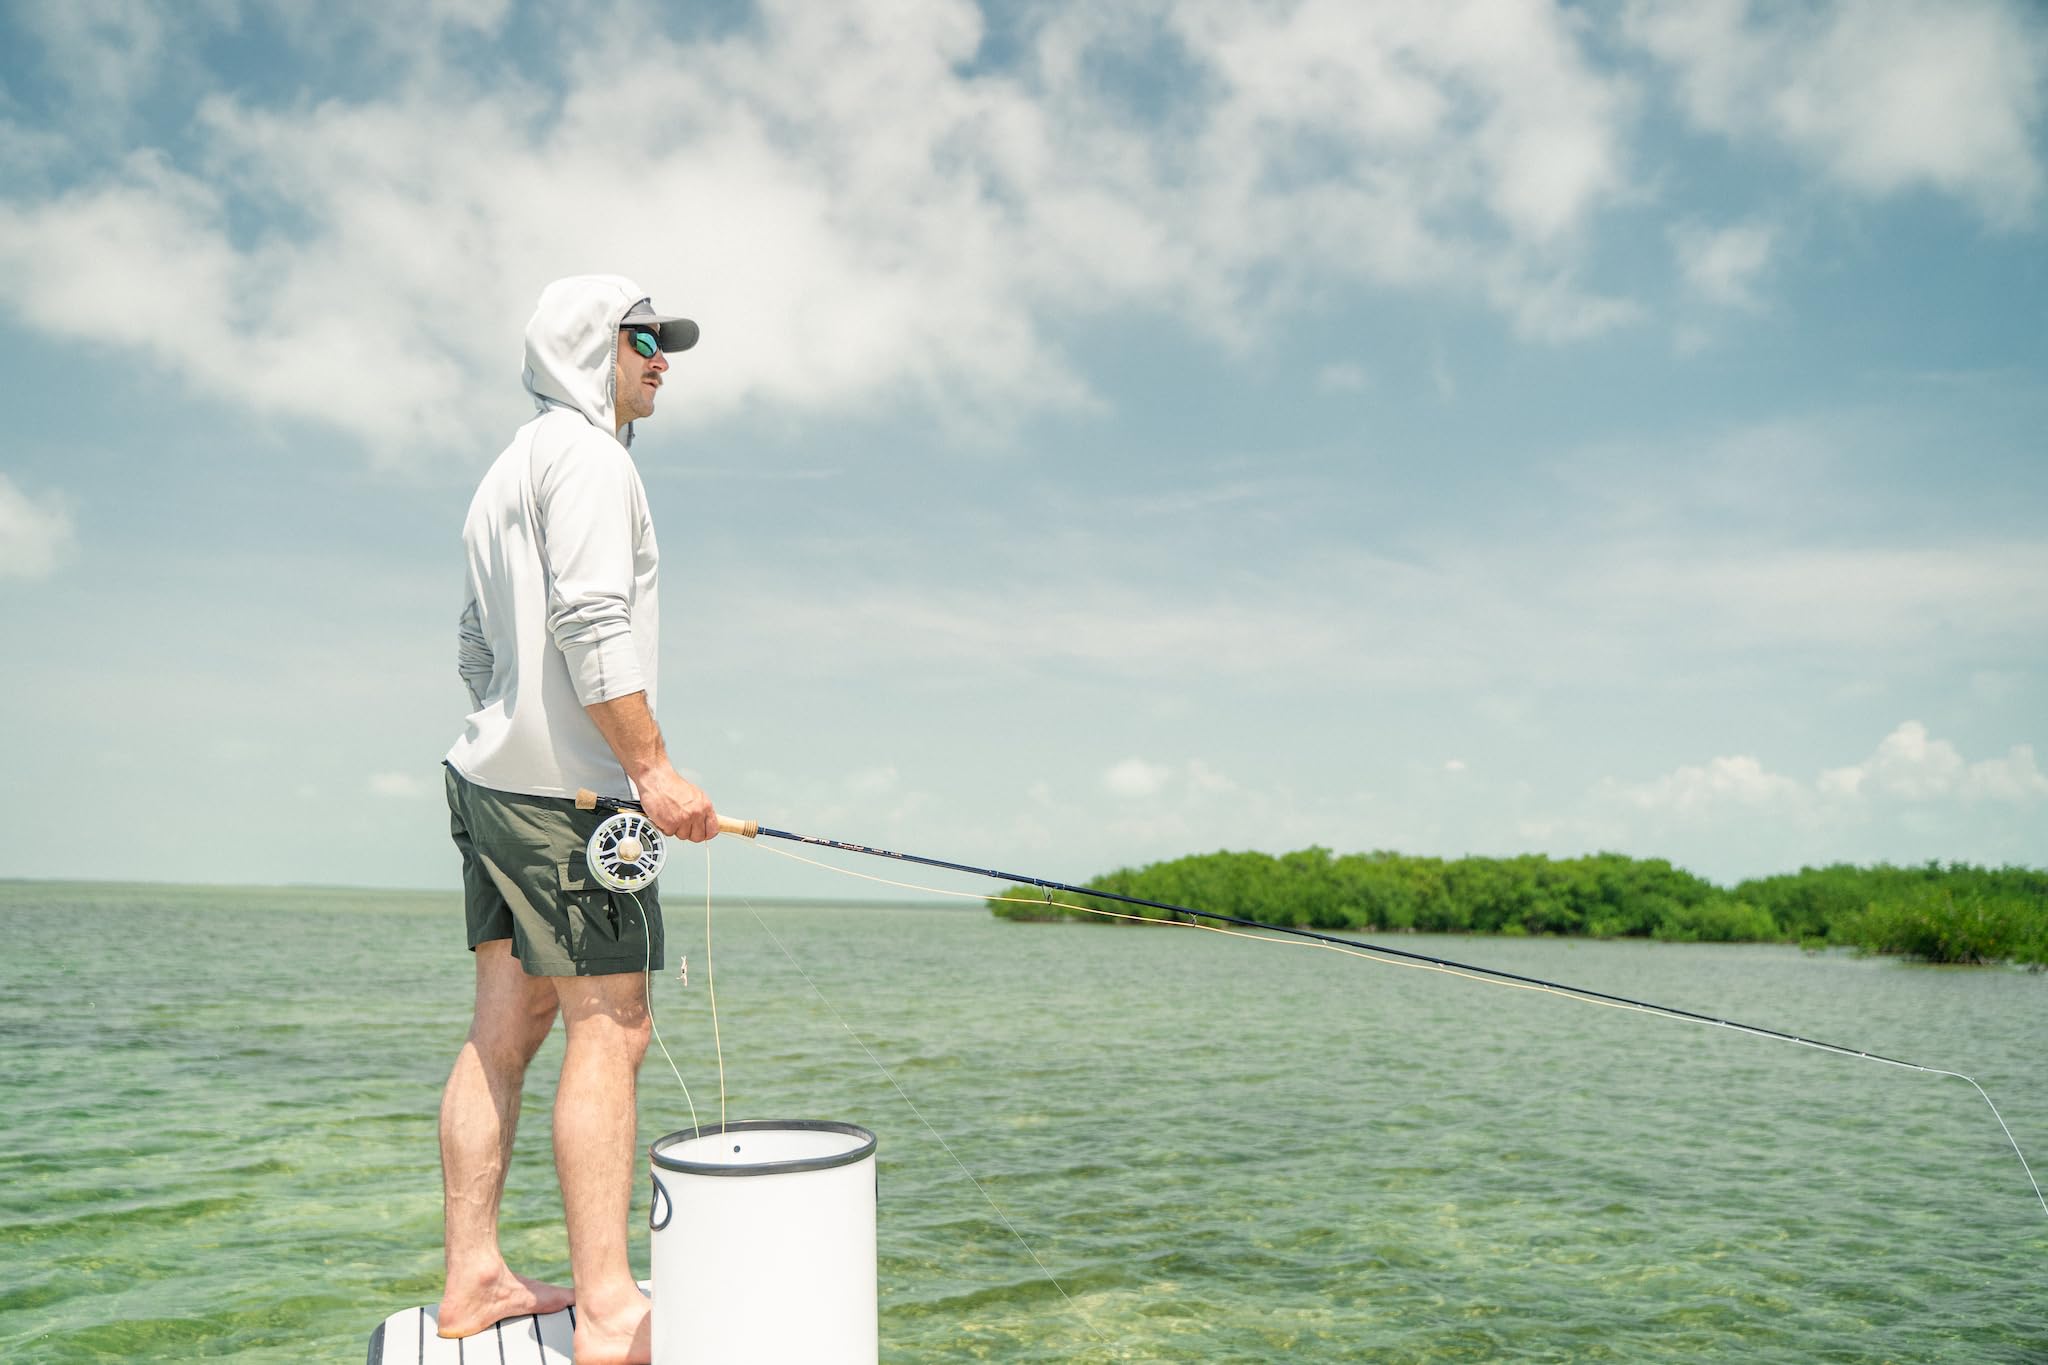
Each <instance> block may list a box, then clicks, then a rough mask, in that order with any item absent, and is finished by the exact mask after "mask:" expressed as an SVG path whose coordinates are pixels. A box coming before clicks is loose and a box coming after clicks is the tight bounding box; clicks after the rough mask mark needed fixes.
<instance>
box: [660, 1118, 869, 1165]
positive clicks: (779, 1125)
mask: <svg viewBox="0 0 2048 1365" xmlns="http://www.w3.org/2000/svg"><path fill="white" fill-rule="evenodd" d="M791 1129H794V1130H795V1131H797V1132H800V1133H841V1134H844V1135H845V1136H847V1137H855V1138H859V1139H860V1145H859V1146H857V1147H855V1148H854V1149H853V1150H852V1151H849V1152H838V1153H834V1154H833V1155H831V1156H807V1157H801V1158H799V1159H797V1160H795V1161H767V1162H762V1163H760V1164H759V1165H751V1166H728V1165H723V1164H719V1163H714V1162H708V1161H685V1160H683V1159H682V1158H680V1157H673V1156H667V1155H664V1154H663V1152H662V1150H661V1149H662V1148H663V1147H664V1146H666V1145H668V1144H670V1143H682V1142H689V1141H692V1140H694V1139H696V1138H707V1137H717V1136H718V1135H719V1134H720V1133H758V1132H763V1131H767V1130H778V1131H785V1132H786V1131H789V1130H791ZM874 1153H875V1135H874V1134H873V1133H870V1132H869V1131H868V1130H867V1129H865V1128H863V1127H861V1126H860V1125H859V1124H857V1123H833V1122H831V1121H830V1120H827V1119H786V1120H778V1119H745V1120H742V1121H741V1122H739V1123H707V1124H705V1125H703V1126H702V1127H699V1128H681V1129H678V1130H677V1131H675V1132H673V1133H670V1134H669V1135H668V1136H667V1137H664V1138H659V1139H657V1140H656V1141H655V1143H654V1145H653V1146H651V1147H649V1148H648V1149H647V1155H648V1157H649V1158H650V1159H651V1160H652V1161H653V1162H654V1164H655V1165H657V1166H659V1167H661V1169H663V1170H664V1171H681V1172H682V1173H684V1174H685V1175H788V1174H790V1173H791V1172H793V1171H829V1170H831V1169H832V1168H833V1167H834V1166H851V1165H852V1164H853V1163H854V1162H856V1161H865V1160H867V1158H869V1157H871V1156H873V1155H874Z"/></svg>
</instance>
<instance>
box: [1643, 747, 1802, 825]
mask: <svg viewBox="0 0 2048 1365" xmlns="http://www.w3.org/2000/svg"><path fill="white" fill-rule="evenodd" d="M1607 794H1608V795H1610V796H1613V797H1615V798H1618V799H1619V800H1622V801H1625V802H1627V803H1629V804H1631V805H1634V806H1636V807H1639V808H1640V809H1643V810H1650V811H1672V812H1675V813H1676V814H1679V815H1691V814H1694V813H1696V812H1698V811H1701V810H1703V809H1705V808H1707V807H1711V806H1719V805H1726V804H1730V803H1733V804H1737V805H1744V806H1759V805H1767V804H1771V803H1774V802H1783V801H1795V800H1798V799H1799V798H1800V797H1801V796H1802V795H1803V792H1802V789H1801V787H1800V784H1799V783H1798V782H1795V781H1794V780H1793V779H1791V778H1789V777H1782V776H1779V775H1778V774H1776V773H1771V772H1766V771H1765V770H1764V766H1763V764H1762V763H1761V762H1759V761H1758V760H1757V759H1755V758H1754V757H1752V756H1750V755H1748V754H1736V755H1733V756H1730V757H1727V758H1716V759H1713V760H1711V761H1709V762H1708V763H1706V764H1704V765H1701V766H1691V765H1688V766H1685V767H1681V768H1679V769H1678V770H1677V771H1675V772H1671V773H1666V774H1665V775H1664V776H1662V777H1659V778H1655V779H1653V780H1651V781H1649V782H1640V783H1633V784H1630V783H1613V784H1611V785H1610V786H1609V787H1608V789H1607Z"/></svg>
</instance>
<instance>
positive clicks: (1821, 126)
mask: <svg viewBox="0 0 2048 1365" xmlns="http://www.w3.org/2000/svg"><path fill="white" fill-rule="evenodd" d="M1626 15H1627V19H1626V28H1627V30H1628V32H1629V33H1630V34H1631V35H1632V36H1633V37H1634V38H1635V39H1636V40H1637V41H1639V42H1641V43H1642V44H1643V45H1644V46H1645V47H1647V48H1648V49H1649V50H1650V51H1651V52H1652V53H1654V54H1655V55H1656V56H1657V57H1659V58H1661V59H1662V60H1663V61H1665V62H1666V63H1668V64H1669V65H1670V66H1671V67H1672V68H1673V69H1674V70H1675V71H1676V72H1677V75H1678V79H1679V91H1680V99H1681V104H1682V105H1683V107H1684V110H1685V112H1686V114H1687V115H1688V116H1689V117H1690V118H1691V119H1692V120H1693V121H1694V122H1695V123H1697V124H1698V125H1699V126H1701V127H1702V128H1705V129H1708V130H1710V131H1713V132H1716V133H1722V134H1726V135H1729V136H1732V137H1742V138H1769V139H1773V140H1776V141H1778V142H1780V143H1782V144H1784V145H1785V146H1786V147H1788V148H1789V149H1791V150H1792V151H1793V152H1794V153H1795V154H1797V155H1798V156H1800V157H1802V158H1803V159H1805V160H1806V161H1808V162H1810V163H1812V164H1814V165H1817V166H1819V167H1820V168H1821V169H1822V170H1823V171H1824V172H1825V173H1826V174H1827V175H1829V176H1830V177H1831V178H1833V179H1834V180H1835V181H1836V182H1838V183H1840V184H1843V185H1846V186H1849V187H1851V188H1853V189H1856V190H1858V191H1861V192H1864V193H1868V194H1890V193H1895V192H1897V191H1901V190H1906V189H1914V188H1923V187H1924V188H1931V189H1934V190H1937V191H1940V192H1942V193H1946V194H1953V195H1956V196H1959V197H1961V198H1963V199H1965V200H1968V201H1969V202H1971V203H1972V204H1974V205H1975V206H1976V208H1977V210H1978V211H1979V212H1980V213H1981V214H1982V215H1983V216H1984V217H1985V218H1986V219H1988V220H1989V221H1990V222H1992V223H1994V224H1997V225H2000V226H2007V227H2012V226H2018V225H2020V224H2022V223H2024V222H2026V221H2027V220H2028V219H2030V218H2031V216H2032V214H2033V212H2034V209H2035V206H2036V205H2037V203H2038V201H2039V199H2040V195H2041V188H2042V170H2041V164H2040V160H2039V158H2038V156H2037V154H2036V151H2035V145H2034V138H2033V133H2032V129H2033V128H2034V126H2035V124H2036V123H2037V122H2038V120H2039V118H2040V116H2041V109H2042V91H2043V80H2042V73H2043V68H2044V65H2048V38H2044V32H2043V26H2042V24H2041V19H2040V11H2039V10H2038V9H2032V8H2029V7H2028V6H2026V5H2024V4H2018V3H2008V2H2007V0H1834V3H1831V4H1825V5H1761V6H1758V5H1752V4H1750V3H1749V2H1748V0H1684V2H1683V3H1670V2H1669V0H1663V2H1660V0H1633V3H1631V4H1630V5H1629V7H1628V9H1627V11H1626Z"/></svg>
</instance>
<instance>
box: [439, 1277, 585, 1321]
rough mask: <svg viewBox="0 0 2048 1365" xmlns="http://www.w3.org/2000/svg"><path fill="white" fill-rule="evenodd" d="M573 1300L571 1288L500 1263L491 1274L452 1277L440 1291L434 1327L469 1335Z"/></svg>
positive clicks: (561, 1307) (556, 1307)
mask: <svg viewBox="0 0 2048 1365" xmlns="http://www.w3.org/2000/svg"><path fill="white" fill-rule="evenodd" d="M575 1301H576V1294H575V1291H573V1290H571V1289H569V1288H568V1287H567V1286H566V1285H559V1284H549V1283H548V1282H547V1281H546V1280H529V1279H527V1278H526V1276H524V1275H515V1274H513V1273H512V1272H511V1271H510V1270H508V1269H506V1268H505V1267H503V1266H500V1267H499V1268H498V1273H497V1274H496V1275H495V1276H490V1277H487V1278H484V1279H481V1280H476V1281H470V1282H465V1283H463V1284H460V1285H458V1284H457V1283H456V1282H455V1281H454V1280H452V1279H451V1280H450V1281H449V1282H448V1288H447V1291H446V1292H445V1293H443V1294H442V1295H441V1314H440V1319H439V1322H438V1325H437V1326H436V1328H435V1330H436V1331H437V1332H439V1333H440V1335H442V1336H444V1337H469V1336H475V1335H476V1334H477V1333H478V1332H481V1331H483V1330H484V1328H486V1327H489V1326H490V1325H491V1324H492V1323H494V1322H502V1321H504V1320H505V1319H506V1318H520V1317H525V1316H526V1315H527V1314H529V1313H558V1312H560V1311H561V1310H562V1309H564V1308H567V1307H568V1306H569V1305H570V1304H572V1303H574V1302H575Z"/></svg>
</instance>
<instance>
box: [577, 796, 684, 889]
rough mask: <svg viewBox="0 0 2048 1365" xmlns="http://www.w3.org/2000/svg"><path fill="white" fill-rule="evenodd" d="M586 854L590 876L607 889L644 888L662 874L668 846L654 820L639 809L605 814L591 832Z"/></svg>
mask: <svg viewBox="0 0 2048 1365" xmlns="http://www.w3.org/2000/svg"><path fill="white" fill-rule="evenodd" d="M584 851H585V854H586V856H587V857H588V859H589V861H590V875H591V876H592V877H594V878H596V879H597V884H598V885H599V886H601V887H603V888H604V889H605V890H607V891H643V890H645V889H646V888H647V887H649V886H651V885H653V883H654V879H655V878H656V877H657V876H659V875H660V874H661V865H662V863H663V862H664V861H665V860H666V859H667V857H668V846H667V845H666V844H665V843H663V841H662V837H661V831H660V830H659V829H656V828H655V826H654V822H653V821H652V820H650V819H648V818H647V817H646V816H645V815H642V814H641V813H640V812H639V811H637V810H622V811H619V812H617V813H616V814H614V815H611V816H608V817H606V819H605V820H604V822H603V823H602V824H600V825H599V826H598V827H597V828H596V829H595V830H593V831H591V835H590V844H589V847H588V848H586V849H585V850H584Z"/></svg>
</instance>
